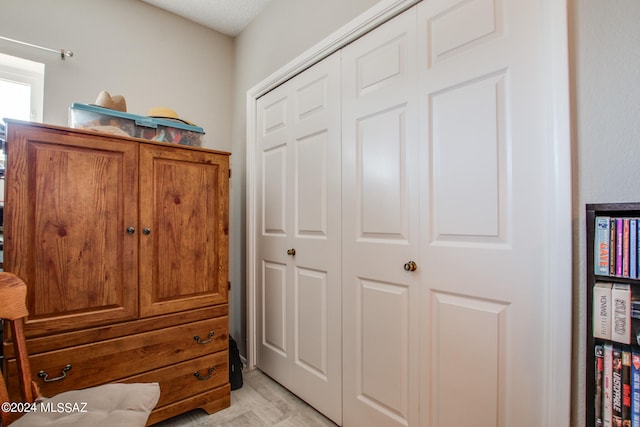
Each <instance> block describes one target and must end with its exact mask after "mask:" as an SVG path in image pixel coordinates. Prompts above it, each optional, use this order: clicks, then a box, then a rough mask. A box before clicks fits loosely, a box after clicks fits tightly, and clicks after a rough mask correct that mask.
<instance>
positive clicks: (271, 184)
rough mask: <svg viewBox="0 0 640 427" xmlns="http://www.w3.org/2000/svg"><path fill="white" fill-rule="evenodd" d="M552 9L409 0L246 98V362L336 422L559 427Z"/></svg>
mask: <svg viewBox="0 0 640 427" xmlns="http://www.w3.org/2000/svg"><path fill="white" fill-rule="evenodd" d="M552 4H554V3H553V1H551V0H425V1H422V2H420V3H419V4H417V5H416V6H414V7H412V8H410V9H409V10H407V11H405V12H403V13H401V14H400V15H398V16H396V17H394V18H392V19H390V20H389V21H388V22H386V23H384V24H382V25H381V26H379V27H378V28H376V29H374V30H372V31H371V32H369V33H367V34H365V35H364V36H362V37H360V38H359V39H357V40H355V41H354V42H352V43H350V44H348V45H347V46H345V47H344V48H342V49H341V50H340V51H339V52H337V53H335V54H333V55H332V56H330V57H329V58H327V59H325V60H324V61H322V62H320V63H319V64H317V65H314V66H312V67H310V68H308V69H306V70H305V71H303V72H302V73H301V74H299V75H298V76H296V77H294V78H293V79H291V80H290V81H287V82H285V83H283V84H282V85H281V86H279V87H277V88H276V89H274V90H273V91H271V92H269V93H268V94H267V95H265V96H263V97H262V98H260V99H259V100H258V103H257V106H258V111H257V125H258V128H257V130H256V133H257V138H256V139H257V155H256V158H257V162H256V169H257V171H256V176H257V181H258V183H257V188H256V193H257V195H258V196H257V199H256V200H257V205H258V206H257V210H258V215H257V217H258V218H259V221H261V223H260V224H258V225H257V228H258V238H257V239H256V240H257V252H258V254H257V257H256V259H257V260H258V261H257V264H258V265H256V270H257V273H256V276H257V283H256V287H257V292H256V294H257V295H256V299H257V316H258V320H257V323H258V326H257V353H258V354H257V366H258V367H259V368H260V369H262V370H264V371H265V372H266V373H268V374H269V375H271V376H273V377H274V378H275V379H276V380H277V381H279V382H281V383H282V384H284V385H285V386H286V387H288V388H289V389H291V390H292V391H293V392H294V393H296V394H298V395H299V396H301V397H302V398H303V399H305V400H307V401H308V402H309V403H311V404H312V405H313V406H315V407H316V408H317V409H318V410H319V411H320V412H322V413H324V414H326V415H327V416H329V417H330V418H332V419H333V420H334V421H336V422H337V423H338V424H342V425H345V426H348V427H360V426H367V427H368V426H375V427H401V426H424V427H427V426H428V427H445V426H447V427H448V426H473V427H510V426H518V427H540V426H548V425H553V426H566V425H568V416H567V419H557V418H553V419H551V418H552V416H551V414H556V413H559V414H568V412H569V408H568V406H569V400H568V394H569V393H568V390H569V386H568V384H569V377H570V372H569V371H570V369H569V368H567V369H566V372H565V373H563V372H562V371H560V370H559V369H558V368H556V366H564V367H568V366H569V365H570V354H569V352H570V350H569V349H570V341H571V325H570V314H569V315H567V317H566V318H564V319H559V318H558V317H559V316H560V315H559V314H558V313H559V310H558V308H557V307H556V306H555V305H554V304H556V302H555V300H554V299H555V297H556V296H558V295H559V296H560V297H563V298H564V297H566V295H567V293H568V292H566V289H570V286H571V284H570V283H558V282H560V280H559V278H566V277H568V276H569V274H565V273H566V271H568V270H570V259H566V260H559V259H558V257H557V256H555V254H557V253H558V252H560V253H563V254H565V255H566V254H567V253H568V252H570V251H565V250H564V249H565V247H564V245H565V243H564V242H565V239H566V241H567V242H568V241H570V230H566V233H567V234H566V235H565V236H562V237H561V238H559V239H557V238H556V236H554V235H552V234H551V232H550V230H555V233H562V232H563V230H561V229H560V228H559V227H558V226H556V224H554V223H553V220H554V219H558V218H560V219H562V218H563V215H562V214H560V213H559V210H560V209H566V210H567V212H566V217H567V218H568V219H570V206H568V205H567V206H564V208H563V206H559V204H560V197H559V194H564V193H568V192H569V190H568V186H565V185H564V183H558V182H555V181H554V179H555V178H556V177H558V176H560V177H565V176H568V175H569V174H568V173H566V174H565V171H568V168H569V166H570V165H568V164H567V163H568V160H567V158H568V157H566V158H565V157H563V156H565V155H566V151H565V148H566V147H562V146H560V145H562V144H564V143H565V142H566V141H563V140H561V141H557V140H556V139H555V137H554V126H555V125H558V123H554V122H553V121H552V120H551V119H552V118H555V117H556V116H554V115H553V114H550V113H549V109H550V108H552V107H553V102H552V100H553V99H554V98H553V97H554V93H555V92H554V90H556V88H554V87H553V85H552V83H551V82H553V81H554V79H553V77H552V73H551V71H550V68H549V54H548V52H547V50H546V49H545V47H548V46H547V44H546V43H548V42H549V38H548V37H549V34H548V33H547V31H548V28H549V27H548V26H546V24H548V23H549V22H548V21H547V20H545V19H549V17H548V15H547V13H546V12H547V9H546V8H548V7H550V5H552ZM551 25H554V23H551ZM555 25H559V24H558V23H557V22H556V23H555ZM559 99H564V98H563V95H562V94H560V97H559ZM561 116H562V114H559V116H558V117H561ZM559 125H560V127H562V124H561V123H560V124H559ZM557 142H558V143H559V145H556V143H557ZM567 143H568V142H567ZM563 159H564V160H563ZM557 184H560V185H561V186H562V190H560V191H559V193H557V191H558V190H556V185H557ZM567 196H568V197H569V195H567ZM567 222H570V221H569V220H567ZM554 245H557V246H561V247H559V248H558V247H556V246H554ZM567 247H568V244H567ZM292 249H295V255H287V251H289V250H292ZM569 257H570V255H568V256H567V258H569ZM569 282H570V280H569ZM563 300H564V299H563ZM567 309H568V310H569V308H567ZM565 343H566V344H565ZM558 344H559V345H560V347H561V348H563V349H567V354H566V356H565V355H563V354H561V353H559V352H558V351H557V350H556V349H554V348H553V347H554V345H558ZM563 375H564V376H563ZM556 382H557V383H558V384H560V385H561V388H562V390H563V392H564V393H562V392H561V393H556V391H555V383H556ZM550 395H553V396H558V397H559V398H560V399H561V400H562V399H566V400H562V401H556V400H557V399H555V400H554V399H551V398H550V397H549V396H550Z"/></svg>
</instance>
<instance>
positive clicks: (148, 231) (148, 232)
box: [142, 228, 151, 236]
mask: <svg viewBox="0 0 640 427" xmlns="http://www.w3.org/2000/svg"><path fill="white" fill-rule="evenodd" d="M142 232H143V233H144V234H146V235H147V236H148V235H149V234H151V229H150V228H145V229H144V230H142Z"/></svg>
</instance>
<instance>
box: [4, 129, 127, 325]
mask: <svg viewBox="0 0 640 427" xmlns="http://www.w3.org/2000/svg"><path fill="white" fill-rule="evenodd" d="M10 132H12V134H11V135H9V137H10V138H11V140H12V144H11V147H8V150H10V152H9V153H8V157H9V160H10V161H9V162H7V165H8V168H7V172H6V174H7V182H8V183H9V185H8V186H7V188H6V189H5V200H6V208H5V211H4V221H5V226H6V233H5V235H4V245H5V246H4V247H5V251H6V252H5V259H4V269H5V270H6V271H11V272H13V273H15V274H17V275H18V276H20V277H21V278H22V279H24V280H25V281H26V282H27V283H28V284H29V293H28V301H27V306H28V309H29V321H28V322H27V327H26V329H27V330H26V332H27V335H28V336H34V335H43V334H47V333H48V332H49V331H54V330H56V331H64V330H71V329H77V328H81V327H91V326H96V325H100V324H105V323H109V322H113V321H123V320H129V319H134V318H136V317H137V315H138V296H137V292H135V286H132V284H135V283H137V262H136V259H137V253H138V248H137V241H136V240H135V238H131V237H130V236H128V235H127V234H126V227H128V226H136V225H137V222H138V210H137V202H136V200H137V183H138V176H137V173H136V170H137V160H138V155H137V147H136V146H135V145H134V144H128V143H126V142H122V141H118V140H112V139H109V138H108V137H106V138H104V139H102V140H100V141H96V140H95V139H90V138H83V135H81V134H78V135H67V134H66V133H64V132H62V131H58V130H51V131H46V132H44V131H42V130H40V129H38V128H36V127H23V126H15V127H10ZM44 207H46V209H45V208H44Z"/></svg>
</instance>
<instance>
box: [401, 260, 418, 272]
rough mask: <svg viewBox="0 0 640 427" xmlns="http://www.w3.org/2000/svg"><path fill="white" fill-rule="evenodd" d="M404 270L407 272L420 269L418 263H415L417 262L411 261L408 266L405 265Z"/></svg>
mask: <svg viewBox="0 0 640 427" xmlns="http://www.w3.org/2000/svg"><path fill="white" fill-rule="evenodd" d="M404 269H405V270H406V271H416V270H417V269H418V264H416V263H415V262H413V261H409V262H408V263H406V264H405V265H404Z"/></svg>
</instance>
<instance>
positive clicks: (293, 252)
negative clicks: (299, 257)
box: [287, 248, 296, 256]
mask: <svg viewBox="0 0 640 427" xmlns="http://www.w3.org/2000/svg"><path fill="white" fill-rule="evenodd" d="M295 254H296V250H295V249H293V248H291V249H289V250H287V255H291V256H294V255H295Z"/></svg>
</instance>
